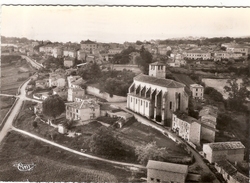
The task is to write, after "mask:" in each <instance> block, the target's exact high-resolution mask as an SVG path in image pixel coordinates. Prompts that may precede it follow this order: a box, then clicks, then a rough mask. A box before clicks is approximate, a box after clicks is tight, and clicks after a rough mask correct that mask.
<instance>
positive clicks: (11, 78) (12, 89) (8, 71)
mask: <svg viewBox="0 0 250 183" xmlns="http://www.w3.org/2000/svg"><path fill="white" fill-rule="evenodd" d="M24 69H25V70H29V72H23V70H24ZM33 71H34V69H33V68H31V67H30V66H29V65H28V64H26V63H25V62H22V63H20V64H17V63H13V64H11V65H6V66H2V67H1V89H0V92H1V93H5V94H12V95H15V94H16V92H17V88H18V87H19V86H20V85H21V84H22V83H23V82H24V80H25V79H27V78H28V77H29V73H30V72H33Z"/></svg>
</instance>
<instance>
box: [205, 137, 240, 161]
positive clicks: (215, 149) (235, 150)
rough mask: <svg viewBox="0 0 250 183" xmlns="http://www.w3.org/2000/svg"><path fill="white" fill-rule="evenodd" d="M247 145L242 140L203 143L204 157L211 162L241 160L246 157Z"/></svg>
mask: <svg viewBox="0 0 250 183" xmlns="http://www.w3.org/2000/svg"><path fill="white" fill-rule="evenodd" d="M244 151H245V146H244V145H243V144H242V143H241V142H240V141H232V142H214V143H207V144H203V152H204V157H205V158H206V159H207V160H208V161H209V162H210V163H214V162H218V161H220V160H222V159H227V160H229V161H231V162H235V161H237V162H241V161H243V159H244Z"/></svg>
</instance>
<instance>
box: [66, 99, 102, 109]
mask: <svg viewBox="0 0 250 183" xmlns="http://www.w3.org/2000/svg"><path fill="white" fill-rule="evenodd" d="M65 105H66V106H69V107H73V108H76V109H86V108H90V107H94V108H97V107H98V106H99V104H97V102H96V101H94V100H93V99H87V100H83V101H82V102H73V103H66V104H65Z"/></svg>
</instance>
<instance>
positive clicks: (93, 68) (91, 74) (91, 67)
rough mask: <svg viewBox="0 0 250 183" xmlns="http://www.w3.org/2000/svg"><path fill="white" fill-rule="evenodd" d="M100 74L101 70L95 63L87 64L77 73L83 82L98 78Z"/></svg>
mask: <svg viewBox="0 0 250 183" xmlns="http://www.w3.org/2000/svg"><path fill="white" fill-rule="evenodd" d="M101 74H102V73H101V69H100V67H99V65H98V64H97V63H96V62H94V63H89V64H87V65H86V67H84V68H81V69H80V70H79V71H78V75H80V76H81V77H82V78H83V79H84V80H89V81H91V82H92V81H95V80H96V79H98V78H100V77H101Z"/></svg>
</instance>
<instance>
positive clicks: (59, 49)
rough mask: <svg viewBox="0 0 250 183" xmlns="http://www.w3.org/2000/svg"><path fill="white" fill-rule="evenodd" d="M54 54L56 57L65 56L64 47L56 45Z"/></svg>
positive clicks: (53, 50)
mask: <svg viewBox="0 0 250 183" xmlns="http://www.w3.org/2000/svg"><path fill="white" fill-rule="evenodd" d="M52 56H53V57H55V58H60V57H62V56H63V48H62V47H61V46H56V47H54V48H53V49H52Z"/></svg>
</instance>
